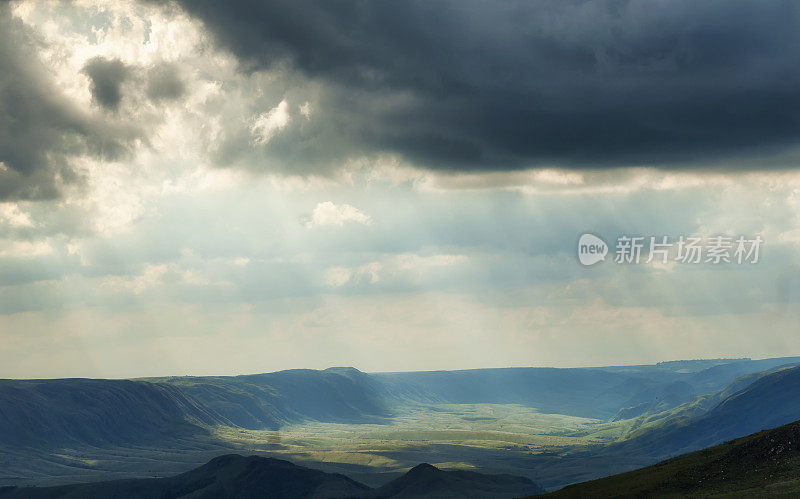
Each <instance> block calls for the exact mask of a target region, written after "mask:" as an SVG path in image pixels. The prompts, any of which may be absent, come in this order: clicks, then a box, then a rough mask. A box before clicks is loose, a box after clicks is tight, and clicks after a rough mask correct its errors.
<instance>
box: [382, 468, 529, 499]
mask: <svg viewBox="0 0 800 499" xmlns="http://www.w3.org/2000/svg"><path fill="white" fill-rule="evenodd" d="M534 490H536V491H537V492H536V493H538V492H543V491H542V490H541V489H540V488H539V487H538V486H537V485H536V484H535V483H533V482H532V481H530V480H528V479H527V478H523V477H519V476H514V475H485V474H483V473H475V472H474V471H443V470H440V469H439V468H437V467H435V466H431V465H430V464H420V465H418V466H415V467H414V468H412V469H411V471H409V472H408V473H406V474H405V475H403V476H401V477H400V478H397V479H395V480H392V481H391V482H389V483H387V484H386V485H384V486H383V487H380V488H379V489H376V490H375V491H373V492H372V494H371V495H370V496H369V497H374V498H392V499H406V498H408V499H412V498H414V499H425V498H429V499H449V498H453V499H455V498H461V497H471V498H482V497H486V498H499V497H522V496H525V495H526V494H530V493H531V491H534Z"/></svg>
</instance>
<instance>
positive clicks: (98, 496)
mask: <svg viewBox="0 0 800 499" xmlns="http://www.w3.org/2000/svg"><path fill="white" fill-rule="evenodd" d="M539 492H541V489H540V488H539V487H538V486H537V485H536V484H535V483H533V482H531V481H530V480H528V479H527V478H522V477H515V476H511V475H485V474H481V473H475V472H469V471H442V470H440V469H438V468H436V467H434V466H431V465H429V464H423V465H419V466H417V467H415V468H413V469H412V470H410V471H409V472H408V473H406V474H405V475H403V476H401V477H399V478H397V479H395V480H393V481H391V482H389V483H388V484H386V485H384V486H383V487H380V488H378V489H370V487H367V486H366V485H364V484H362V483H359V482H356V481H354V480H351V479H350V478H348V477H346V476H344V475H341V474H338V473H325V472H323V471H319V470H314V469H311V468H307V467H304V466H297V465H295V464H292V463H290V462H289V461H284V460H281V459H272V458H266V457H259V456H250V457H243V456H239V455H235V454H230V455H224V456H219V457H216V458H214V459H212V460H211V461H210V462H208V463H207V464H205V465H203V466H201V467H199V468H196V469H193V470H191V471H188V472H186V473H182V474H180V475H176V476H173V477H169V478H150V479H134V480H116V481H109V482H97V483H87V484H76V485H62V486H57V487H21V488H13V487H6V488H4V489H3V488H0V499H113V498H120V499H121V498H135V499H151V498H152V499H181V498H185V499H189V498H191V499H212V498H213V499H226V498H236V499H249V498H253V499H255V498H262V497H269V498H274V499H295V498H297V499H300V498H303V499H305V498H312V499H313V498H317V499H323V498H330V499H332V498H342V499H344V498H350V499H357V498H363V499H405V498H427V497H429V498H434V497H435V498H439V499H447V498H451V497H452V498H458V497H473V498H478V499H479V498H484V497H485V498H487V499H488V498H498V499H500V498H511V497H519V496H523V495H528V494H535V493H539Z"/></svg>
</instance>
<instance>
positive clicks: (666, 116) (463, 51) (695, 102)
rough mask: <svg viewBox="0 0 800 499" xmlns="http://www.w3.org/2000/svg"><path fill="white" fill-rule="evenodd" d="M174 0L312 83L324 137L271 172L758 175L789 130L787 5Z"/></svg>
mask: <svg viewBox="0 0 800 499" xmlns="http://www.w3.org/2000/svg"><path fill="white" fill-rule="evenodd" d="M181 3H182V5H184V7H185V8H186V9H187V10H188V11H189V12H190V13H192V14H194V15H196V16H198V17H199V18H201V19H202V20H203V21H204V23H205V24H206V26H207V27H208V28H209V29H210V30H211V31H212V32H213V33H214V34H215V35H216V36H217V37H218V39H219V40H220V41H221V42H222V43H224V44H225V45H226V46H228V47H229V48H230V49H232V50H233V51H234V52H235V53H236V54H237V55H238V56H239V57H240V58H241V59H242V60H243V61H245V62H246V63H247V64H250V65H252V66H251V67H253V68H272V67H279V66H277V65H279V64H286V63H287V62H288V63H289V64H290V67H293V68H294V69H296V70H299V71H300V72H301V74H304V75H305V76H306V77H307V78H308V79H309V80H311V81H315V82H321V83H322V84H323V85H324V86H325V88H326V89H327V92H326V93H324V95H323V96H322V97H321V101H320V109H318V111H319V113H320V114H319V115H315V118H317V119H325V120H326V123H324V124H317V125H313V126H311V125H309V126H307V127H304V128H303V130H302V133H301V131H299V130H295V132H297V133H301V135H300V136H298V137H295V138H292V137H291V136H288V135H287V134H286V133H284V134H282V135H281V136H279V137H276V140H274V143H270V144H269V147H271V148H273V150H274V151H277V153H278V154H281V155H284V156H285V157H286V158H292V157H293V156H294V157H295V159H299V160H301V161H313V160H315V159H319V158H322V157H327V158H331V157H334V158H335V157H336V156H346V155H347V153H352V154H355V153H362V154H363V153H364V152H367V153H368V152H377V151H390V152H396V153H399V154H401V155H402V156H404V157H405V158H407V159H409V160H411V161H414V162H416V163H417V164H421V165H425V166H428V167H433V168H444V169H514V168H523V167H529V166H537V165H557V166H575V167H593V166H603V165H613V166H624V165H655V166H685V167H686V166H695V167H696V166H703V165H704V164H709V163H715V164H725V161H726V160H727V159H730V158H738V159H737V162H738V164H740V165H743V167H747V168H758V167H759V166H763V165H759V164H758V163H757V162H756V160H755V158H757V157H758V158H764V157H767V156H770V155H779V154H786V153H788V152H789V151H790V150H792V149H793V148H794V147H795V146H796V145H797V138H798V134H799V133H800V91H798V88H800V86H799V85H798V84H800V22H799V21H798V8H800V6H798V4H797V3H796V2H792V1H775V2H763V1H737V2H730V1H706V2H694V1H689V0H682V1H658V0H631V1H620V0H614V1H612V0H609V1H589V2H578V1H569V0H540V1H531V0H518V1H514V0H512V1H497V2H487V1H483V0H433V1H413V0H408V1H400V2H398V1H392V0H371V1H367V2H364V1H358V0H334V1H327V2H317V1H310V0H266V1H264V0H258V1H239V2H234V3H229V2H216V1H211V0H184V1H182V2H181ZM316 111H317V110H316V109H315V112H316ZM240 139H241V138H240ZM242 140H243V139H242ZM230 147H231V148H232V149H238V148H239V146H238V145H236V144H232V145H230ZM331 147H333V150H331V149H330V148H331ZM342 149H346V150H342ZM789 157H792V156H791V155H790V156H789ZM743 158H745V159H743ZM746 158H750V159H749V160H748V159H746Z"/></svg>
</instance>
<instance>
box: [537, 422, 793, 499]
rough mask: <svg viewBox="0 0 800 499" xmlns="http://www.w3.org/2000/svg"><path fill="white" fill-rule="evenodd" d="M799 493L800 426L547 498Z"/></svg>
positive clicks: (557, 493) (597, 481) (768, 433)
mask: <svg viewBox="0 0 800 499" xmlns="http://www.w3.org/2000/svg"><path fill="white" fill-rule="evenodd" d="M773 494H776V495H777V494H786V495H794V496H797V494H800V421H798V422H794V423H790V424H788V425H785V426H782V427H780V428H775V429H773V430H767V431H762V432H759V433H756V434H753V435H750V436H747V437H742V438H739V439H736V440H732V441H730V442H727V443H725V444H722V445H718V446H716V447H712V448H709V449H705V450H701V451H697V452H694V453H691V454H687V455H684V456H679V457H676V458H673V459H670V460H668V461H664V462H661V463H659V464H656V465H653V466H649V467H647V468H643V469H640V470H636V471H631V472H629V473H623V474H620V475H614V476H611V477H607V478H601V479H599V480H594V481H591V482H585V483H581V484H576V485H571V486H569V487H566V488H564V489H561V490H559V491H556V492H553V493H551V494H547V496H546V497H554V498H558V497H583V498H587V497H633V496H635V497H653V496H655V497H669V496H686V495H689V496H701V495H703V496H705V495H711V496H715V495H718V496H733V497H753V496H759V495H773Z"/></svg>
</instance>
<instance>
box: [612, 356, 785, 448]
mask: <svg viewBox="0 0 800 499" xmlns="http://www.w3.org/2000/svg"><path fill="white" fill-rule="evenodd" d="M798 418H800V366H796V367H787V368H782V369H777V370H773V371H768V372H766V373H756V374H752V375H747V376H745V377H743V378H741V379H739V380H737V381H735V382H734V383H733V384H732V385H731V386H730V387H729V388H727V389H725V390H723V391H721V392H719V393H718V394H716V395H713V396H709V397H703V398H701V399H699V400H696V401H695V402H694V403H691V404H686V405H684V406H681V407H679V408H678V410H675V411H671V412H668V413H666V416H663V417H661V418H660V419H658V420H657V422H656V424H650V425H647V426H645V427H643V428H641V429H639V430H637V431H634V432H632V433H631V434H630V435H629V436H628V437H627V438H626V439H625V440H624V441H622V442H619V443H617V444H613V445H611V446H609V448H608V449H607V450H606V451H605V452H607V453H609V454H613V453H616V452H622V453H626V454H631V453H638V454H646V455H652V456H654V457H668V456H672V455H676V454H680V453H684V452H689V451H692V450H697V449H701V448H704V447H708V446H710V445H715V444H718V443H720V442H724V441H727V440H730V439H733V438H736V437H740V436H742V435H748V434H750V433H755V432H757V431H761V430H765V429H770V428H775V427H777V426H780V425H783V424H787V423H789V422H791V421H795V420H797V419H798Z"/></svg>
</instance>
